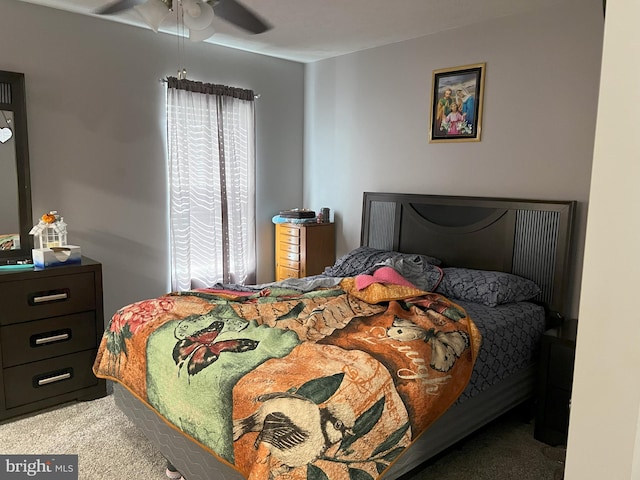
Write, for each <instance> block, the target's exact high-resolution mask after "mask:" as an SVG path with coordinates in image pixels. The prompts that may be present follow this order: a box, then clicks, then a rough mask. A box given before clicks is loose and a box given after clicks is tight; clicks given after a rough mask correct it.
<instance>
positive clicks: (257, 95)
mask: <svg viewBox="0 0 640 480" xmlns="http://www.w3.org/2000/svg"><path fill="white" fill-rule="evenodd" d="M185 80H187V79H186V78H185ZM159 82H160V83H168V80H167V79H166V78H161V79H160V80H159ZM253 98H255V99H256V100H257V99H258V98H260V94H259V93H254V94H253Z"/></svg>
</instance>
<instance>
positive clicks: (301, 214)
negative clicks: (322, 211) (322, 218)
mask: <svg viewBox="0 0 640 480" xmlns="http://www.w3.org/2000/svg"><path fill="white" fill-rule="evenodd" d="M280 216H281V217H284V218H316V212H314V211H313V210H308V209H306V208H294V209H293V210H281V211H280Z"/></svg>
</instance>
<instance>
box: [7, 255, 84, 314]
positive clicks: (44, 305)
mask: <svg viewBox="0 0 640 480" xmlns="http://www.w3.org/2000/svg"><path fill="white" fill-rule="evenodd" d="M54 268H55V267H54ZM95 296H96V286H95V279H94V275H93V273H78V274H74V275H60V276H53V277H43V278H34V279H28V280H20V281H16V282H10V283H5V284H3V285H2V289H0V305H2V307H3V308H2V310H0V325H9V324H12V323H19V322H25V321H29V320H37V319H39V318H47V317H55V316H59V315H68V314H71V313H78V312H85V311H88V310H93V309H95V307H96V298H95Z"/></svg>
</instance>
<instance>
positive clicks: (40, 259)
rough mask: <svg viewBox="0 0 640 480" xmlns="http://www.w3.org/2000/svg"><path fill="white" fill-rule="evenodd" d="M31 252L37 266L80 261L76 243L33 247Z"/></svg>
mask: <svg viewBox="0 0 640 480" xmlns="http://www.w3.org/2000/svg"><path fill="white" fill-rule="evenodd" d="M31 253H32V254H33V264H34V265H35V266H36V267H38V268H45V267H57V266H59V265H72V264H74V263H81V262H82V254H81V253H80V247H78V246H76V245H64V246H62V247H51V248H34V249H33V250H32V252H31Z"/></svg>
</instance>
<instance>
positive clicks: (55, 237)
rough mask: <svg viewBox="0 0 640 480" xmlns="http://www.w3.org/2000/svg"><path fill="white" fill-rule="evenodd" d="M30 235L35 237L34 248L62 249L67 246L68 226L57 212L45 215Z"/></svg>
mask: <svg viewBox="0 0 640 480" xmlns="http://www.w3.org/2000/svg"><path fill="white" fill-rule="evenodd" d="M29 235H33V240H34V245H33V246H34V248H51V247H61V246H63V245H66V244H67V224H66V223H64V218H62V217H61V216H60V215H58V212H56V211H55V210H53V211H51V212H49V213H45V214H44V215H42V217H40V221H39V222H38V223H37V224H36V225H34V226H33V228H32V229H31V231H30V232H29Z"/></svg>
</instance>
